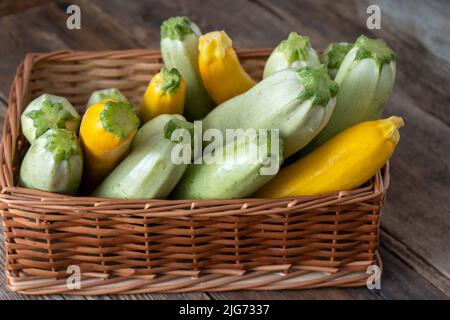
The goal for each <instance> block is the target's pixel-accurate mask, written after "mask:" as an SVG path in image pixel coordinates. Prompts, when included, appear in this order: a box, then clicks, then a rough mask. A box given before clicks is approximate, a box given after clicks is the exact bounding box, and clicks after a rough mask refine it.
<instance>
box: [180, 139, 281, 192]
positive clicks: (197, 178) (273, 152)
mask: <svg viewBox="0 0 450 320" xmlns="http://www.w3.org/2000/svg"><path fill="white" fill-rule="evenodd" d="M272 142H275V143H276V144H277V146H278V149H276V148H275V144H273V143H272ZM205 150H206V149H205ZM282 154H283V146H282V140H281V139H280V138H278V137H275V136H274V137H271V131H270V130H260V131H259V132H256V131H255V134H253V135H247V136H245V135H244V136H242V137H240V138H238V139H236V140H234V141H231V142H229V143H228V144H226V145H224V146H220V147H218V148H216V149H215V150H213V151H211V152H210V153H209V154H208V156H209V157H210V158H209V159H211V160H208V161H206V158H207V157H206V156H205V155H204V157H203V163H202V164H195V163H193V164H191V165H189V168H188V169H187V171H186V174H185V175H184V176H183V178H182V179H181V181H180V182H179V184H178V185H177V186H176V188H175V190H174V191H173V194H172V196H173V197H174V198H176V199H234V198H243V197H248V196H250V195H252V194H253V193H254V192H255V191H256V190H258V189H259V188H261V187H262V186H263V185H264V184H266V183H267V182H269V181H270V180H271V179H272V178H273V177H274V176H275V174H276V173H277V172H278V170H279V168H280V166H281V163H282V162H283V156H282ZM218 156H220V157H221V158H217V157H218Z"/></svg>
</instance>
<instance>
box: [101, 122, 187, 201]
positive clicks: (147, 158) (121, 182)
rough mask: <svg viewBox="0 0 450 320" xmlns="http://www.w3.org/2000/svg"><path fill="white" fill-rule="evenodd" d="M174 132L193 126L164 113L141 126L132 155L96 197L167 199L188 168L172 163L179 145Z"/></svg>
mask: <svg viewBox="0 0 450 320" xmlns="http://www.w3.org/2000/svg"><path fill="white" fill-rule="evenodd" d="M175 129H187V130H189V131H191V130H192V124H191V123H189V122H187V121H186V120H185V119H184V118H183V117H182V116H180V115H168V114H163V115H160V116H158V117H156V118H154V119H152V120H150V121H149V122H147V123H146V124H145V125H144V126H142V127H141V128H140V129H139V130H138V132H137V133H136V136H135V138H134V140H133V142H132V144H131V151H130V154H129V155H128V156H127V157H126V158H125V159H124V160H122V162H121V163H120V164H119V165H118V166H117V167H116V168H115V169H114V170H113V171H112V172H111V173H110V174H109V175H108V176H107V177H106V179H105V180H104V181H103V182H102V184H101V185H100V186H99V187H98V188H97V189H96V190H95V192H94V196H97V197H105V198H128V199H136V198H160V199H161V198H165V197H166V196H167V195H168V194H169V192H170V191H172V189H173V188H174V187H175V185H176V184H177V182H178V181H179V180H180V178H181V176H182V175H183V173H184V171H185V170H186V167H187V165H188V163H180V164H178V163H175V162H174V161H172V150H173V149H174V147H175V146H176V145H177V144H178V143H179V142H178V141H177V140H173V139H172V138H171V133H172V132H173V131H174V130H175Z"/></svg>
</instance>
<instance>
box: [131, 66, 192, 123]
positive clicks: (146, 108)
mask: <svg viewBox="0 0 450 320" xmlns="http://www.w3.org/2000/svg"><path fill="white" fill-rule="evenodd" d="M185 97H186V83H185V81H184V80H183V79H182V78H181V75H180V73H179V72H178V70H177V69H175V68H173V69H171V70H167V69H166V68H162V69H161V71H160V72H158V73H157V74H155V75H154V76H153V77H152V80H151V81H150V83H149V85H148V86H147V89H146V90H145V93H144V96H143V97H142V101H141V105H140V109H139V116H140V118H141V120H142V122H143V123H145V122H147V121H149V120H151V119H153V118H155V117H157V116H159V115H160V114H183V110H184V100H185Z"/></svg>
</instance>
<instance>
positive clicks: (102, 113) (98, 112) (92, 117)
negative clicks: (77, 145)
mask: <svg viewBox="0 0 450 320" xmlns="http://www.w3.org/2000/svg"><path fill="white" fill-rule="evenodd" d="M138 127H139V118H138V117H137V115H136V113H135V111H134V108H133V106H132V105H131V104H129V103H126V102H117V101H115V100H112V99H105V100H103V101H100V102H98V103H95V104H93V105H91V106H90V107H89V108H88V109H87V110H86V113H85V114H84V116H83V119H82V121H81V127H80V140H81V145H82V147H83V152H84V160H85V161H84V176H85V178H84V183H85V184H86V186H85V190H87V191H92V190H93V189H94V188H95V187H96V186H97V185H98V184H99V183H100V182H101V181H102V180H103V179H104V178H105V177H106V176H107V175H108V173H109V172H110V171H111V170H112V169H114V167H115V166H116V165H117V164H118V163H119V162H120V160H122V158H123V157H124V156H125V155H126V154H127V153H128V149H129V146H130V143H131V141H132V140H133V137H134V135H135V134H136V131H137V128H138Z"/></svg>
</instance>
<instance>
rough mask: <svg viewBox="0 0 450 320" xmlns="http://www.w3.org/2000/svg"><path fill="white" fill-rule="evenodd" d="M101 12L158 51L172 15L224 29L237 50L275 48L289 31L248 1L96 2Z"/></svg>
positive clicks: (204, 28) (205, 29)
mask: <svg viewBox="0 0 450 320" xmlns="http://www.w3.org/2000/svg"><path fill="white" fill-rule="evenodd" d="M93 5H94V6H96V7H97V8H99V12H102V13H104V14H107V15H108V16H109V18H110V19H111V18H112V20H113V21H114V22H115V23H117V24H119V25H120V26H121V27H123V28H126V29H127V30H130V32H131V34H132V35H133V37H135V38H136V39H138V41H139V42H140V43H142V44H143V45H144V46H145V47H152V48H158V47H159V42H160V26H161V23H162V22H163V21H164V20H165V19H167V18H170V17H172V16H179V15H186V16H188V17H189V18H190V19H191V20H192V21H194V22H195V23H196V24H198V26H199V27H200V29H201V30H202V32H204V33H206V32H210V31H214V30H225V31H226V32H227V33H228V34H229V35H230V37H231V38H232V39H233V42H234V45H235V46H237V47H249V48H251V47H255V48H256V47H273V46H274V45H276V43H277V42H278V41H279V40H280V39H282V38H284V37H286V36H287V35H288V33H289V31H290V29H289V27H288V26H286V24H285V23H284V22H283V21H280V20H277V19H273V16H272V15H271V13H269V12H267V11H266V10H264V9H263V8H260V7H258V6H255V5H253V4H252V3H250V2H248V1H246V0H234V1H233V3H232V4H231V3H230V2H228V1H211V0H208V1H204V0H190V1H183V0H176V1H155V0H153V1H133V2H129V3H127V6H123V2H122V1H120V0H111V1H108V2H104V1H93Z"/></svg>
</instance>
